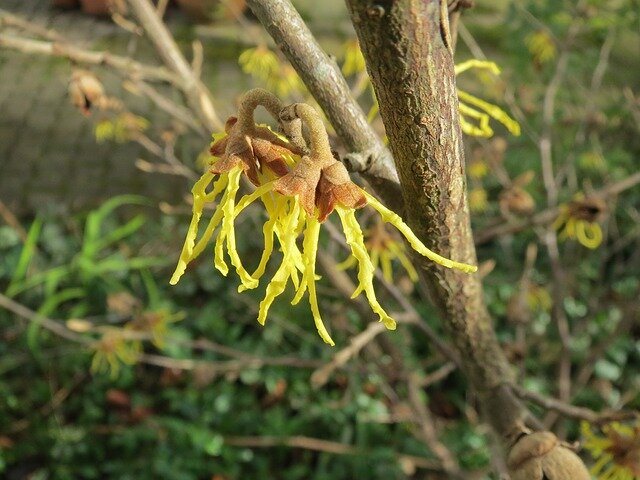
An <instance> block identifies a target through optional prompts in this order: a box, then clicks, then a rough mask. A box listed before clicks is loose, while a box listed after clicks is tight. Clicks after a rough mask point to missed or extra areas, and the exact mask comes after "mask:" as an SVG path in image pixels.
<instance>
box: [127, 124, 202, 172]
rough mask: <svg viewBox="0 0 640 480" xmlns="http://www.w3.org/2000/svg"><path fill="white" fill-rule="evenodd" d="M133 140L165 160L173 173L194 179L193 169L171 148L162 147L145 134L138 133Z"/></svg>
mask: <svg viewBox="0 0 640 480" xmlns="http://www.w3.org/2000/svg"><path fill="white" fill-rule="evenodd" d="M133 141H134V142H136V143H137V144H138V145H140V146H142V147H143V148H144V149H145V150H147V151H148V152H149V153H152V154H153V155H155V156H156V157H158V158H160V159H162V160H164V161H165V162H167V163H168V164H169V165H170V166H171V168H172V169H173V171H174V173H176V174H178V175H182V176H184V177H186V178H188V179H190V180H195V179H197V178H198V176H197V175H196V174H195V173H194V171H193V170H191V169H189V168H187V167H186V166H185V165H184V163H182V162H181V161H180V160H179V159H178V158H177V157H176V156H175V155H174V153H173V151H172V149H171V148H162V147H161V146H160V145H158V144H157V143H156V142H154V141H153V140H151V139H150V138H149V137H147V136H146V135H142V134H138V135H136V136H135V137H134V138H133Z"/></svg>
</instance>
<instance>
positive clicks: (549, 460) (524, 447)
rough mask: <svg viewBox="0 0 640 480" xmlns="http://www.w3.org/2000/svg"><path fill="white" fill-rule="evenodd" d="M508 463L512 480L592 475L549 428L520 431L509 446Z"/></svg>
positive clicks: (574, 478)
mask: <svg viewBox="0 0 640 480" xmlns="http://www.w3.org/2000/svg"><path fill="white" fill-rule="evenodd" d="M507 467H508V468H509V474H510V475H511V479H512V480H545V479H547V480H569V479H571V480H590V479H591V477H590V475H589V472H588V470H587V468H586V467H585V466H584V464H583V463H582V460H580V457H578V456H577V455H576V454H575V453H574V452H573V451H572V450H571V449H569V448H568V446H567V445H565V444H563V443H562V442H560V440H558V438H557V437H556V436H555V435H554V434H553V433H551V432H533V433H531V432H530V431H525V432H522V433H521V435H519V436H518V437H517V440H516V441H515V443H514V444H513V445H512V446H511V448H510V449H509V454H508V456H507Z"/></svg>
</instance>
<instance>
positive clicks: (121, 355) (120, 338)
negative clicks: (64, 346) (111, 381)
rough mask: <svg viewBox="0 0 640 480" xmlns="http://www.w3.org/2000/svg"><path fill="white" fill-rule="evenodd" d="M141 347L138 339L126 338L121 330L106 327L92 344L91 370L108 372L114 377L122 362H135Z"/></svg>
mask: <svg viewBox="0 0 640 480" xmlns="http://www.w3.org/2000/svg"><path fill="white" fill-rule="evenodd" d="M141 349H142V345H141V343H140V341H139V340H135V339H129V338H127V335H126V332H124V331H123V330H120V329H115V328H114V329H108V330H107V331H105V332H104V333H103V334H102V338H100V340H98V341H97V342H95V343H94V344H93V350H94V354H93V360H92V361H91V371H92V372H94V373H98V372H103V371H106V372H110V375H111V378H116V377H117V376H118V374H119V373H120V368H121V367H122V365H123V364H124V365H133V364H134V363H136V360H137V359H138V355H139V354H140V350H141Z"/></svg>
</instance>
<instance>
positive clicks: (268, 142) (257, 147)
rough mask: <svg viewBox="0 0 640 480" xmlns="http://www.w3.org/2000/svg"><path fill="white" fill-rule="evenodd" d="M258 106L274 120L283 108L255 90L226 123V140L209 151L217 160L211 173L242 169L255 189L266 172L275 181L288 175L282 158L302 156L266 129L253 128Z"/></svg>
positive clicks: (245, 97)
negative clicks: (236, 113)
mask: <svg viewBox="0 0 640 480" xmlns="http://www.w3.org/2000/svg"><path fill="white" fill-rule="evenodd" d="M258 105H262V106H263V107H265V108H266V110H267V111H268V112H269V113H271V114H272V115H274V116H275V118H276V119H277V118H278V117H277V112H279V110H280V109H281V107H282V104H281V102H280V100H278V98H277V97H275V96H274V95H272V94H271V93H269V92H267V91H266V90H262V89H254V90H250V91H248V92H247V93H245V94H244V95H243V96H242V98H241V100H240V108H239V110H238V116H237V117H234V116H231V117H229V118H228V119H227V122H226V124H225V132H226V133H227V136H225V137H224V138H222V139H220V140H218V141H216V142H214V143H213V144H212V145H211V148H210V149H209V152H210V153H211V155H213V156H215V157H219V160H218V161H216V162H215V163H214V164H213V165H212V167H211V172H212V173H216V174H220V173H225V172H228V171H229V170H231V169H232V168H233V167H235V166H237V165H241V166H242V168H243V170H244V172H245V173H246V175H247V177H248V178H249V180H251V182H252V183H253V184H254V185H256V186H258V185H260V184H261V183H262V182H261V180H260V174H267V172H265V170H264V169H265V168H266V169H268V170H269V171H270V172H271V173H272V174H274V175H275V177H282V176H283V175H286V174H287V173H289V167H288V165H287V162H286V160H285V157H286V156H290V155H299V154H301V153H302V152H301V151H300V150H299V149H298V148H297V147H296V146H295V145H292V144H289V143H287V142H286V141H284V140H282V139H280V138H278V136H277V135H276V134H275V133H273V132H272V131H271V130H269V129H268V128H266V127H260V126H257V125H256V124H255V122H254V118H253V112H254V110H255V109H256V108H257V106H258ZM274 112H275V113H274Z"/></svg>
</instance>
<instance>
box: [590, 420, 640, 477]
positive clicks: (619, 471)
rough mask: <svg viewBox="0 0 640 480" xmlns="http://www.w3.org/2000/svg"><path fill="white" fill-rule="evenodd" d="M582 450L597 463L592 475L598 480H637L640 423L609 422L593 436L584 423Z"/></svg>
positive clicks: (639, 454) (639, 469) (639, 470)
mask: <svg viewBox="0 0 640 480" xmlns="http://www.w3.org/2000/svg"><path fill="white" fill-rule="evenodd" d="M581 431H582V436H583V437H584V438H585V441H584V443H583V445H584V448H585V449H587V450H589V452H590V453H591V456H593V458H594V459H595V460H596V463H595V465H593V467H591V474H592V475H594V476H595V477H596V478H597V479H598V480H637V479H638V478H640V423H638V422H637V421H636V423H635V424H634V425H628V424H623V423H620V422H612V423H610V424H608V425H605V426H604V427H602V432H603V435H602V436H601V435H599V434H597V433H594V432H593V430H592V429H591V426H590V425H589V424H588V423H587V422H582V424H581Z"/></svg>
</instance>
